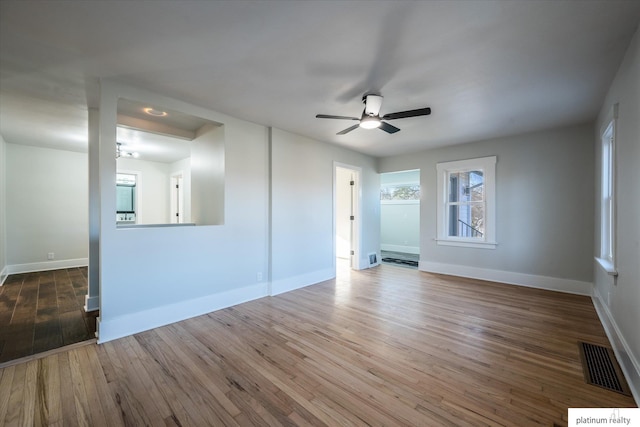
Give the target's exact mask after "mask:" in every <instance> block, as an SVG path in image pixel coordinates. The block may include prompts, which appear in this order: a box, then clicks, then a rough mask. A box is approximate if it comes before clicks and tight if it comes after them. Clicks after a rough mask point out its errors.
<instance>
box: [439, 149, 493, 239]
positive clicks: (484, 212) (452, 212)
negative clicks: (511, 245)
mask: <svg viewBox="0 0 640 427" xmlns="http://www.w3.org/2000/svg"><path fill="white" fill-rule="evenodd" d="M495 170H496V157H495V156H491V157H482V158H478V159H470V160H460V161H454V162H445V163H438V165H437V172H438V179H437V185H438V194H437V197H438V202H437V209H438V212H437V222H438V223H437V232H438V237H437V239H436V240H437V242H438V244H440V245H449V246H466V247H476V248H486V249H494V248H495V247H496V239H495V233H496V227H495V215H496V211H495Z"/></svg>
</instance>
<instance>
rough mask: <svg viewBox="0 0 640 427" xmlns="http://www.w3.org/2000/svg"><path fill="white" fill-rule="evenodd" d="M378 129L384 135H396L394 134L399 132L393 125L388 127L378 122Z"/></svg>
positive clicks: (387, 124)
mask: <svg viewBox="0 0 640 427" xmlns="http://www.w3.org/2000/svg"><path fill="white" fill-rule="evenodd" d="M379 129H382V130H383V131H385V132H386V133H396V132H399V131H400V129H399V128H397V127H395V126H393V125H390V124H389V123H385V122H380V128H379Z"/></svg>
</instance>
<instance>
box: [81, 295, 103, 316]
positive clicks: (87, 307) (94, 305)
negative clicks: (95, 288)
mask: <svg viewBox="0 0 640 427" xmlns="http://www.w3.org/2000/svg"><path fill="white" fill-rule="evenodd" d="M99 309H100V296H98V295H96V296H94V297H90V296H89V295H85V297H84V311H86V312H89V311H96V310H99Z"/></svg>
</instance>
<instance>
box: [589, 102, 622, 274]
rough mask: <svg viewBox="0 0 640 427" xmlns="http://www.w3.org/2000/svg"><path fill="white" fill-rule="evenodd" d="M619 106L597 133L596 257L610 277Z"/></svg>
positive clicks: (613, 271) (613, 260)
mask: <svg viewBox="0 0 640 427" xmlns="http://www.w3.org/2000/svg"><path fill="white" fill-rule="evenodd" d="M617 116H618V105H617V104H616V105H614V106H613V109H612V114H611V115H610V117H609V118H608V120H606V121H605V123H606V126H604V130H603V131H602V132H600V177H599V179H600V195H599V209H600V249H599V253H598V256H597V257H595V259H596V261H598V263H599V264H600V266H601V267H602V268H603V269H604V270H605V271H606V272H607V274H609V275H612V276H617V275H618V272H617V269H616V230H617V228H616V163H617V161H616V121H617V120H616V119H617Z"/></svg>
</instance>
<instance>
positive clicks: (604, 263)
mask: <svg viewBox="0 0 640 427" xmlns="http://www.w3.org/2000/svg"><path fill="white" fill-rule="evenodd" d="M595 260H596V261H598V264H600V267H602V269H603V270H604V271H606V272H607V274H608V275H609V276H617V275H618V270H616V266H615V265H613V263H612V262H611V261H609V260H608V259H604V258H598V257H595Z"/></svg>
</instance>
